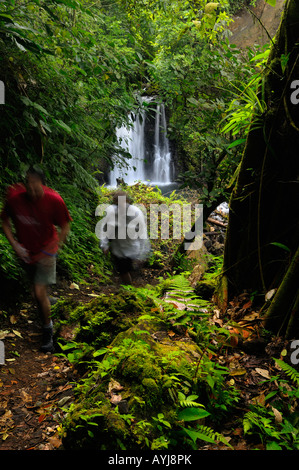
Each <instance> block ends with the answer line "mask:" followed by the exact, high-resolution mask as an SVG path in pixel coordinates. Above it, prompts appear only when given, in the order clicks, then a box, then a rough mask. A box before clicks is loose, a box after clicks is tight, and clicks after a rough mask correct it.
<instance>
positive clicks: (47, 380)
mask: <svg viewBox="0 0 299 470" xmlns="http://www.w3.org/2000/svg"><path fill="white" fill-rule="evenodd" d="M140 274H142V275H140ZM160 274H161V272H159V271H155V270H143V271H142V272H141V273H140V272H137V273H135V275H134V276H133V281H134V284H135V285H137V286H138V285H139V286H140V285H145V284H147V283H155V282H157V278H158V276H159V275H160ZM95 281H96V280H95ZM71 284H72V283H71V282H70V281H68V282H66V281H64V282H61V283H60V285H58V286H57V287H56V288H55V289H54V290H52V292H51V294H52V295H53V296H56V297H68V296H72V297H75V298H76V299H78V300H80V301H84V302H86V301H89V300H91V299H92V296H93V295H95V294H98V293H101V292H104V293H109V292H116V291H117V290H118V287H119V279H118V278H116V280H115V283H114V284H111V285H109V286H104V285H100V284H98V285H97V284H96V282H94V283H93V286H91V285H88V284H86V285H85V284H82V285H80V286H78V287H79V290H77V289H71V288H70V285H71ZM0 321H1V326H0V340H1V341H2V342H3V343H4V346H5V364H4V365H0V450H29V449H34V450H54V449H58V448H59V447H60V446H61V439H60V437H61V436H60V432H59V431H60V423H61V421H62V419H63V417H64V414H65V410H64V406H66V404H67V402H68V401H70V400H71V397H72V395H73V393H74V388H75V386H76V381H77V380H78V377H77V375H76V371H75V370H74V369H73V368H72V366H71V365H70V364H69V363H67V361H66V359H64V358H63V357H61V356H58V355H55V353H54V354H44V353H42V352H41V351H40V344H41V329H40V322H39V317H38V312H37V308H36V306H35V304H34V303H33V301H32V299H31V297H28V299H26V301H25V302H24V303H23V304H22V305H21V308H20V307H17V306H15V307H14V306H13V305H12V307H10V309H9V313H7V312H6V311H4V310H2V311H1V310H0Z"/></svg>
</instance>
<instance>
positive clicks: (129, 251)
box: [100, 204, 151, 260]
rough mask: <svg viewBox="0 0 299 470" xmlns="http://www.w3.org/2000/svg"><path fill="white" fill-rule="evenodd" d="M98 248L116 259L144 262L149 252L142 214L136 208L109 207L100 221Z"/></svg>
mask: <svg viewBox="0 0 299 470" xmlns="http://www.w3.org/2000/svg"><path fill="white" fill-rule="evenodd" d="M100 239H101V242H100V247H101V248H102V249H103V250H105V249H107V248H108V247H109V246H110V249H111V252H112V253H113V254H114V255H115V256H117V257H118V258H131V259H136V260H144V259H146V258H147V257H148V255H149V252H150V248H151V247H150V241H149V239H148V236H147V228H146V220H145V216H144V214H143V212H142V211H141V209H139V208H138V207H136V206H133V205H129V204H126V206H124V207H121V206H116V205H114V204H113V205H111V206H109V207H108V208H107V210H106V215H105V217H104V218H103V219H102V220H101V234H100Z"/></svg>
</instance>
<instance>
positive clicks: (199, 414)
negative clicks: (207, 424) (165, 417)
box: [178, 408, 210, 421]
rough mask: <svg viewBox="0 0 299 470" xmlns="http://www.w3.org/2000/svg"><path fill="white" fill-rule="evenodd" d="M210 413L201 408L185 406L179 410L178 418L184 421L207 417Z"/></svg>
mask: <svg viewBox="0 0 299 470" xmlns="http://www.w3.org/2000/svg"><path fill="white" fill-rule="evenodd" d="M209 415H210V413H209V412H208V411H206V410H201V409H199V408H184V409H183V410H181V411H179V413H178V418H179V419H180V420H183V421H196V420H198V419H202V418H206V417H207V416H209Z"/></svg>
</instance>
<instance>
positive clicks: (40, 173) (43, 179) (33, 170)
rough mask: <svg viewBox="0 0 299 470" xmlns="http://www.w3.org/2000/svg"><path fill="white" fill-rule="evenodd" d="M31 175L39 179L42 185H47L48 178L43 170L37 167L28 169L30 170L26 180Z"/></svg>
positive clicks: (27, 172) (33, 166)
mask: <svg viewBox="0 0 299 470" xmlns="http://www.w3.org/2000/svg"><path fill="white" fill-rule="evenodd" d="M29 175H31V176H35V177H36V178H39V179H40V180H41V182H42V184H46V177H45V173H44V172H43V170H42V169H41V168H40V167H38V166H36V165H32V166H30V167H29V168H28V170H27V171H26V178H27V177H28V176H29Z"/></svg>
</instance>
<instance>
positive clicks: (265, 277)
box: [222, 0, 299, 335]
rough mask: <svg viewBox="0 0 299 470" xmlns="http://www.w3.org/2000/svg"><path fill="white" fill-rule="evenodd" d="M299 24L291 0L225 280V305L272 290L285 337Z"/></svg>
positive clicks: (294, 233) (292, 245) (295, 230)
mask: <svg viewBox="0 0 299 470" xmlns="http://www.w3.org/2000/svg"><path fill="white" fill-rule="evenodd" d="M298 23H299V2H298V1H295V0H288V1H287V2H286V5H285V10H284V13H283V16H282V21H281V24H280V27H279V30H278V33H277V36H276V41H275V43H274V44H273V46H272V50H271V53H270V56H269V60H268V63H267V66H266V70H265V76H264V86H263V87H262V89H261V99H263V100H264V102H265V104H266V110H265V112H264V114H263V120H262V124H260V125H257V123H256V122H254V121H253V122H252V126H251V130H250V132H249V134H248V137H247V142H246V146H245V150H244V154H243V158H242V163H241V168H240V172H239V176H238V179H237V183H236V186H235V188H234V191H233V194H232V198H231V201H230V216H229V226H228V233H227V238H226V244H225V255H224V267H223V277H222V299H223V301H224V305H225V303H226V302H227V300H229V299H230V298H232V297H233V296H234V295H235V294H236V293H240V292H242V291H243V290H249V291H252V292H258V293H260V294H265V293H266V292H267V291H269V290H270V289H277V293H276V295H275V296H274V298H273V300H272V303H271V306H270V308H269V309H268V313H267V322H266V327H267V328H268V329H270V330H272V331H275V332H277V331H280V332H281V331H282V327H284V328H285V330H287V331H288V334H289V335H292V334H294V331H297V332H298V330H299V327H298V320H297V317H298V316H299V305H298V304H299V302H298V296H299V292H298V274H299V272H298V270H299V263H298V240H299V222H298V221H299V218H298V210H299V208H298V201H299V159H298V146H299V100H298V87H299V60H298V58H299V55H298V54H299V28H298ZM287 325H289V328H288V326H287ZM290 325H292V326H290Z"/></svg>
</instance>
